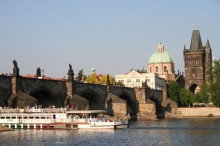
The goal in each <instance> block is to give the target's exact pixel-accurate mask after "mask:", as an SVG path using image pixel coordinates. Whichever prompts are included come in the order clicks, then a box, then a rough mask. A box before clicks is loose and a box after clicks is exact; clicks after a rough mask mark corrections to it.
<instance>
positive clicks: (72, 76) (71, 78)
mask: <svg viewBox="0 0 220 146" xmlns="http://www.w3.org/2000/svg"><path fill="white" fill-rule="evenodd" d="M67 75H68V80H74V73H73V68H72V65H71V64H69V70H68V73H67Z"/></svg>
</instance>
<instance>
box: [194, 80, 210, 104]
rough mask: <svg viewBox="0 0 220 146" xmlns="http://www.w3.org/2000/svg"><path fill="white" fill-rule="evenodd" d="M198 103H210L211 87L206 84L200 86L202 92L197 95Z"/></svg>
mask: <svg viewBox="0 0 220 146" xmlns="http://www.w3.org/2000/svg"><path fill="white" fill-rule="evenodd" d="M195 100H196V102H198V103H208V102H209V86H208V85H207V84H206V82H204V83H203V85H201V86H200V91H199V92H198V93H197V94H196V99H195Z"/></svg>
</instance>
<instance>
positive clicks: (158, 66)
mask: <svg viewBox="0 0 220 146" xmlns="http://www.w3.org/2000/svg"><path fill="white" fill-rule="evenodd" d="M147 68H148V73H157V74H158V75H159V76H160V77H161V78H164V79H165V80H166V81H170V80H175V71H174V63H173V59H172V58H171V56H170V54H169V53H167V52H166V51H165V50H164V45H163V44H161V43H160V44H159V45H158V46H157V51H156V52H155V53H154V54H152V55H151V57H150V59H149V62H148V67H147Z"/></svg>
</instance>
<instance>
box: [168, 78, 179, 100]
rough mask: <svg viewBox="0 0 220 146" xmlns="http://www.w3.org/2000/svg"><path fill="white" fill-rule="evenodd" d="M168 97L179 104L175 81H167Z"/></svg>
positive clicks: (177, 88)
mask: <svg viewBox="0 0 220 146" xmlns="http://www.w3.org/2000/svg"><path fill="white" fill-rule="evenodd" d="M168 95H169V98H170V99H172V100H173V101H175V102H177V103H179V85H178V83H177V82H175V81H169V84H168Z"/></svg>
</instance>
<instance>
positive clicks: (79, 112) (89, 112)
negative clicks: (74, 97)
mask: <svg viewBox="0 0 220 146" xmlns="http://www.w3.org/2000/svg"><path fill="white" fill-rule="evenodd" d="M66 113H67V114H95V113H100V114H101V113H106V111H105V110H86V111H83V110H75V111H66Z"/></svg>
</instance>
